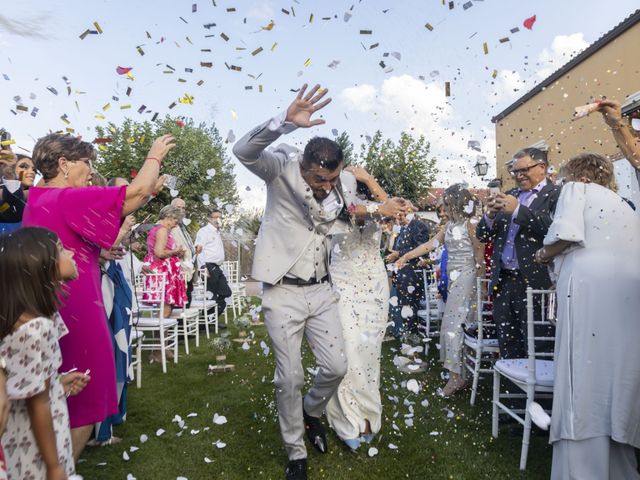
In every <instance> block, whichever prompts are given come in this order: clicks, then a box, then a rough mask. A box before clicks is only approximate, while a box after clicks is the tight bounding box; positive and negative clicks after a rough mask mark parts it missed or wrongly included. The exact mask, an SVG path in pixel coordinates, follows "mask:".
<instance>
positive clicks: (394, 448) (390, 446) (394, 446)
mask: <svg viewBox="0 0 640 480" xmlns="http://www.w3.org/2000/svg"><path fill="white" fill-rule="evenodd" d="M389 448H390V449H391V450H397V449H398V446H397V445H394V444H393V443H390V444H389Z"/></svg>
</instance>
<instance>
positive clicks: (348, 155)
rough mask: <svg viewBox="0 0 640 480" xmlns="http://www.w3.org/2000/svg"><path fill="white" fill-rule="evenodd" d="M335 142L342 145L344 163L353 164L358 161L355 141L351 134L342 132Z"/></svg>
mask: <svg viewBox="0 0 640 480" xmlns="http://www.w3.org/2000/svg"><path fill="white" fill-rule="evenodd" d="M335 142H336V143H337V144H338V145H340V146H341V147H342V155H343V157H344V164H345V165H351V164H352V163H356V155H355V154H354V153H353V142H352V141H351V139H350V138H349V134H348V133H347V132H342V133H341V134H340V135H338V136H337V137H336V139H335Z"/></svg>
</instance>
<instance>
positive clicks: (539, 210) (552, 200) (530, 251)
mask: <svg viewBox="0 0 640 480" xmlns="http://www.w3.org/2000/svg"><path fill="white" fill-rule="evenodd" d="M507 194H509V195H514V196H516V197H517V196H518V195H519V191H518V190H517V189H514V190H511V191H510V192H507ZM559 196H560V187H558V186H556V185H553V184H550V183H548V184H547V185H546V186H545V187H544V188H543V189H542V190H541V191H540V192H539V193H538V196H537V197H536V199H535V200H534V201H533V203H531V206H529V207H525V206H524V205H520V209H519V210H518V216H517V217H516V219H515V223H517V224H518V225H520V230H519V231H518V233H517V235H516V239H515V248H516V255H517V256H518V264H519V266H520V273H521V274H522V276H523V277H524V280H525V282H526V284H527V286H531V287H532V288H540V289H546V288H549V287H550V286H551V279H550V278H549V272H548V268H547V266H546V265H540V264H538V263H536V262H534V260H533V259H534V255H535V253H536V251H537V250H539V249H540V248H542V246H543V245H542V241H543V240H544V237H545V236H546V235H547V231H548V230H549V226H550V225H551V222H552V218H551V215H552V213H553V212H554V211H555V209H556V204H557V203H558V197H559ZM510 223H511V215H507V214H504V213H498V214H497V215H496V218H495V220H494V221H493V225H492V228H489V226H488V225H487V222H486V219H485V217H484V216H483V217H482V219H481V220H480V222H479V223H478V227H477V228H476V236H477V237H478V239H479V240H480V241H481V242H485V243H486V242H488V241H489V240H493V242H494V243H493V255H492V257H491V287H495V286H496V285H497V284H498V280H499V278H500V258H501V257H502V251H503V250H504V244H505V242H506V240H507V234H508V232H509V225H510Z"/></svg>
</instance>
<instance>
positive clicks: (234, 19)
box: [0, 0, 640, 206]
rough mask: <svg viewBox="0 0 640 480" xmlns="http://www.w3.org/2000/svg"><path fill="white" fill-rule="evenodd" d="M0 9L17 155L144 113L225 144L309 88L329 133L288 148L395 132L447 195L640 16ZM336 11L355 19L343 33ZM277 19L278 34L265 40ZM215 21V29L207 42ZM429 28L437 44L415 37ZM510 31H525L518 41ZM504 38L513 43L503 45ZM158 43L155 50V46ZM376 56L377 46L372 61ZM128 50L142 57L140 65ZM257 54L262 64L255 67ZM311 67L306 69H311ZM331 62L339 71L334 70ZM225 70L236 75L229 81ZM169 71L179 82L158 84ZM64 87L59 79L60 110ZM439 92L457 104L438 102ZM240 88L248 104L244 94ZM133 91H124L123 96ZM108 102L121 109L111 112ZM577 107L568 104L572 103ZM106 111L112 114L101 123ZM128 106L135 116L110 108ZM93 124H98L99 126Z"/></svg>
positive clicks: (419, 7) (301, 7)
mask: <svg viewBox="0 0 640 480" xmlns="http://www.w3.org/2000/svg"><path fill="white" fill-rule="evenodd" d="M3 3H5V5H3V8H2V10H1V15H3V16H4V18H5V19H10V20H11V21H13V22H20V23H21V24H23V25H24V27H21V28H19V30H20V31H21V33H25V32H26V33H28V34H27V35H24V34H16V33H14V32H12V31H9V30H8V29H7V28H6V24H4V23H2V22H0V49H1V51H2V56H1V57H0V74H6V75H7V76H8V77H9V79H10V80H5V79H4V78H1V77H0V86H1V88H0V102H1V104H2V106H3V110H2V116H1V117H0V118H1V120H0V122H1V123H0V125H2V126H5V127H7V128H9V129H10V130H11V132H12V133H13V136H14V137H15V138H16V140H17V141H18V144H19V145H20V146H22V147H23V148H26V149H30V148H31V147H32V146H33V144H34V139H36V138H38V137H39V136H41V135H43V134H45V133H46V132H47V131H48V130H50V129H51V130H58V129H62V128H65V127H66V126H67V125H65V124H64V123H63V121H62V120H61V119H60V117H61V116H62V115H65V114H66V115H67V118H68V119H69V121H70V122H71V125H70V126H71V127H73V128H75V130H76V132H78V133H79V134H82V135H84V136H85V137H86V138H89V139H93V128H94V126H95V125H96V124H104V123H105V122H106V121H113V122H116V123H118V122H120V121H121V120H122V119H123V118H124V117H125V116H129V117H132V118H134V119H144V118H150V117H151V115H150V114H138V113H137V110H138V108H139V107H140V106H141V105H146V106H147V108H148V109H150V110H152V111H158V112H160V113H161V115H163V114H165V113H168V112H170V113H172V114H174V115H184V116H188V117H192V118H194V120H196V121H198V122H199V121H205V122H214V123H215V124H216V125H217V127H218V129H219V130H220V132H221V134H222V136H223V137H226V136H227V133H228V132H229V130H233V132H234V134H235V136H236V138H239V137H240V136H241V135H242V134H243V133H244V132H246V131H247V130H249V129H250V128H252V127H253V126H255V125H257V124H258V123H261V122H262V121H264V120H266V119H268V118H269V117H270V116H271V115H273V114H275V113H276V112H277V111H278V110H280V109H282V108H285V107H286V106H287V105H288V103H289V102H290V101H291V99H292V96H293V95H294V94H293V93H292V92H290V89H293V88H298V87H299V86H300V85H301V84H302V83H304V82H309V83H316V82H318V83H321V84H322V85H323V86H325V87H328V88H329V90H330V92H331V96H332V97H333V103H332V104H331V105H329V106H328V107H327V108H326V109H325V111H324V116H325V118H326V120H327V124H326V125H325V126H322V127H318V128H315V129H313V130H311V131H298V132H296V133H294V134H292V135H291V136H290V138H288V139H287V142H291V143H298V144H300V145H302V144H303V143H304V142H305V141H306V139H308V138H309V137H310V136H311V135H326V136H332V133H331V130H332V129H334V128H335V129H337V130H339V131H342V130H346V131H348V132H349V133H350V135H351V138H352V139H353V140H354V142H355V143H356V144H357V145H359V144H360V143H361V142H362V141H365V138H366V135H372V134H373V133H374V132H375V131H376V130H377V129H380V130H382V131H383V133H384V134H385V135H387V136H390V137H392V138H397V136H398V135H399V133H400V132H401V131H403V130H406V131H410V132H413V133H415V134H424V135H426V136H427V138H428V139H429V140H430V141H431V142H432V150H433V152H434V153H435V154H436V155H437V156H438V158H439V168H440V170H441V172H442V173H441V175H440V178H439V182H440V183H441V184H442V185H446V184H448V183H452V182H455V181H458V180H460V179H467V180H469V181H471V183H474V182H475V181H477V179H474V175H473V173H472V168H471V167H472V165H473V164H474V163H475V162H476V157H477V155H478V152H475V151H473V150H470V149H468V148H467V141H468V140H478V141H480V143H481V146H482V150H483V152H482V155H485V156H486V157H487V158H488V159H489V161H490V163H491V162H492V159H493V158H494V155H495V140H494V129H493V124H492V123H491V121H490V119H491V116H492V115H495V114H496V113H498V112H499V111H500V110H502V109H503V108H504V107H506V106H507V105H509V104H510V103H511V102H512V101H513V100H515V99H516V98H518V97H519V96H520V95H522V94H523V93H525V92H526V91H527V90H528V89H529V88H531V87H532V86H533V85H534V84H535V83H536V82H538V81H540V80H541V79H542V78H544V77H545V76H546V75H548V74H549V73H551V72H552V71H553V70H555V69H557V68H558V67H560V66H561V65H562V64H564V63H565V62H566V61H567V60H568V59H569V58H570V56H571V53H572V52H575V51H577V50H579V49H581V48H584V47H585V46H587V45H588V44H589V43H591V42H593V41H595V40H596V39H597V38H598V37H600V36H601V35H602V34H603V33H605V32H606V31H608V30H610V29H611V28H613V27H614V26H615V25H616V24H617V23H619V22H620V21H622V20H623V18H625V17H626V16H628V15H629V14H630V13H632V12H633V11H634V9H636V8H640V2H639V1H637V0H633V1H632V0H616V1H615V2H608V3H607V4H606V7H604V6H603V3H602V2H600V1H595V0H590V1H575V0H566V1H561V2H560V1H557V0H556V1H550V0H539V1H517V2H516V1H507V0H484V1H471V2H470V3H471V5H472V7H471V8H468V9H466V10H465V9H464V8H463V4H464V3H466V2H465V1H455V2H454V5H455V8H454V9H453V10H450V9H449V7H448V1H447V2H446V5H442V2H441V0H407V1H398V0H396V1H391V0H387V1H379V0H363V1H360V2H358V1H357V0H352V1H349V2H341V1H324V2H318V1H316V2H312V1H309V0H307V1H305V0H291V1H287V2H280V1H247V0H244V1H229V0H216V4H217V6H214V5H213V2H212V0H190V1H185V0H173V1H169V0H154V1H151V0H144V1H143V0H138V1H124V0H101V1H91V2H87V1H80V0H52V1H46V2H45V1H35V0H21V1H20V2H10V3H9V2H6V0H5V2H3ZM193 4H197V11H196V12H195V13H193V12H192V5H193ZM352 6H353V8H352ZM292 7H293V10H294V11H295V17H294V16H293V12H292ZM228 8H235V12H228V11H227V9H228ZM283 8H284V9H286V10H288V11H289V12H290V14H289V15H286V14H285V13H283V12H282V11H281V9H283ZM385 11H386V12H385ZM345 12H349V13H350V14H351V17H350V18H349V20H348V21H346V22H345V17H344V16H345ZM311 14H313V21H312V22H310V21H309V20H310V15H311ZM532 15H536V16H537V22H536V23H535V25H534V26H533V29H532V30H531V31H529V30H526V29H525V28H523V26H522V22H523V20H524V19H525V18H527V17H530V16H532ZM334 16H337V18H335V17H334ZM179 17H182V18H184V20H186V22H188V23H185V22H184V21H182V20H181V19H180V18H179ZM323 17H330V18H331V19H330V20H323ZM245 19H246V21H245ZM0 20H1V18H0ZM271 20H273V21H274V24H275V25H274V27H273V29H272V30H271V31H267V30H263V29H262V28H261V27H264V26H266V25H268V24H269V22H270V21H271ZM94 21H97V22H98V23H99V24H100V27H101V28H102V29H103V31H104V33H103V34H102V35H88V36H87V37H86V38H85V39H84V40H81V39H80V38H78V37H79V35H80V34H81V33H82V32H83V31H84V30H86V29H87V28H90V29H93V28H94V27H93V25H92V24H93V22H94ZM209 23H215V24H216V26H215V27H212V28H210V29H205V28H204V27H203V25H204V24H209ZM426 23H430V24H431V25H432V26H433V27H434V29H433V31H429V30H427V29H426V28H425V24H426ZM514 27H518V28H519V29H520V31H519V32H517V33H515V34H512V33H510V30H511V29H512V28H514ZM361 30H370V31H372V33H371V34H361V33H360V32H361ZM146 31H148V32H149V33H150V35H151V37H152V38H151V39H149V38H147V35H146V33H145V32H146ZM222 33H224V34H226V35H227V36H228V37H229V40H228V41H225V40H223V38H221V34H222ZM205 35H213V36H212V37H210V38H205ZM187 37H188V38H189V40H190V41H191V42H192V43H189V40H187ZM503 37H509V41H508V42H505V43H500V42H499V39H500V38H503ZM161 38H164V41H163V42H162V43H158V44H157V43H156V42H159V41H160V40H161ZM484 42H487V45H488V49H489V53H488V55H485V54H484V52H483V43H484ZM275 43H277V45H276V47H275V48H274V49H273V51H272V46H273V45H274V44H275ZM376 43H377V44H379V46H378V47H376V48H373V49H370V48H369V47H370V46H371V45H373V44H376ZM138 45H142V49H143V50H144V52H145V55H144V56H141V55H140V54H139V53H138V52H137V50H136V46H138ZM363 45H364V48H363ZM259 47H262V49H263V51H262V52H260V53H258V54H257V55H255V56H253V55H252V54H251V52H253V51H254V50H256V49H257V48H259ZM202 49H211V52H203V51H201V50H202ZM385 52H386V53H388V54H389V55H388V56H387V57H384V56H383V55H384V53H385ZM397 53H399V54H400V55H399V57H400V58H399V59H398V58H397V57H398V55H397ZM307 59H310V64H307V66H305V62H306V61H307ZM334 61H339V62H340V63H339V64H338V65H337V67H335V68H330V67H329V66H328V65H329V64H331V63H332V62H334ZM380 61H383V62H384V63H385V65H386V68H384V69H383V68H381V67H380V65H379V62H380ZM200 62H212V63H213V67H212V68H203V67H201V66H200ZM225 62H227V63H228V64H229V65H237V66H239V67H241V68H242V70H241V71H239V72H238V71H233V70H228V69H227V68H226V67H225ZM167 64H168V65H170V66H172V67H173V68H174V69H175V73H173V74H166V73H163V72H164V71H166V70H168V69H167V67H166V65H167ZM117 66H123V67H133V70H132V74H133V77H134V80H133V81H131V80H128V79H126V77H124V76H119V75H118V74H117V73H116V67H117ZM185 68H191V69H193V73H189V72H186V71H185ZM391 69H392V70H391ZM494 69H495V70H496V71H497V72H498V75H497V78H496V79H495V80H494V79H493V78H492V72H493V70H494ZM385 70H386V71H385ZM250 75H252V76H253V77H258V76H259V75H260V76H259V78H257V79H255V78H251V76H250ZM63 76H66V77H67V78H68V80H69V86H70V87H71V90H72V94H71V95H70V96H69V95H67V84H66V83H65V81H64V80H63V78H62V77H63ZM179 78H181V79H184V80H186V82H184V83H182V82H179V81H178V79H179ZM199 80H204V84H203V85H202V86H197V82H198V81H199ZM447 81H448V82H450V84H451V94H452V95H451V97H448V98H447V97H445V95H444V83H445V82H447ZM259 85H262V88H263V91H262V92H259V90H258V89H259ZM48 86H51V87H54V88H55V89H56V90H57V91H58V95H57V96H55V95H53V94H52V93H51V92H50V91H48V90H47V87H48ZM249 86H251V87H252V89H251V90H247V89H246V88H245V87H249ZM127 87H131V88H132V93H131V95H130V96H129V97H127V96H126V95H125V91H126V89H127ZM76 91H80V92H84V93H81V94H79V93H76ZM185 94H189V95H192V96H193V97H194V103H193V105H182V104H179V105H178V106H176V107H175V108H174V109H173V110H169V109H168V106H169V105H170V104H171V103H172V102H174V101H177V99H178V98H180V97H182V96H184V95H185ZM114 95H115V96H117V97H119V101H117V102H116V101H113V100H112V98H111V97H112V96H114ZM17 96H19V97H20V99H19V102H20V103H22V104H23V105H24V106H26V107H28V108H29V110H30V111H31V109H32V108H33V107H37V108H38V109H39V112H38V115H37V116H36V117H32V116H31V115H29V113H21V114H19V115H17V116H14V115H13V114H12V113H11V112H10V109H12V108H13V109H15V106H16V100H15V99H14V98H15V97H17ZM34 96H35V98H31V97H34ZM585 100H587V99H582V98H580V99H576V105H577V104H580V103H583V102H584V101H585ZM75 102H77V107H76V104H75ZM106 103H111V107H110V108H109V109H108V110H107V111H103V109H102V107H103V105H105V104H106ZM127 104H130V105H131V108H130V109H127V110H121V109H120V106H122V105H127ZM96 114H103V115H104V116H105V117H106V120H100V119H96V118H95V115H96ZM18 151H20V150H18ZM236 175H237V179H238V187H239V192H240V194H241V196H242V197H243V199H244V201H245V205H246V206H256V205H260V204H261V203H262V201H263V194H264V192H263V189H262V188H261V184H260V182H259V181H257V180H256V179H255V178H253V177H252V176H251V175H250V174H248V173H247V172H246V171H245V170H244V168H243V167H242V166H240V165H238V166H237V167H236ZM246 186H249V187H250V190H247V189H246V188H245V187H246Z"/></svg>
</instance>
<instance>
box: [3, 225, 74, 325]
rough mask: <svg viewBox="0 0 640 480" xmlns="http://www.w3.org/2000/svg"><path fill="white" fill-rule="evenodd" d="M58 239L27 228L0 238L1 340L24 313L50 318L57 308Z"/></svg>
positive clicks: (41, 230) (60, 284)
mask: <svg viewBox="0 0 640 480" xmlns="http://www.w3.org/2000/svg"><path fill="white" fill-rule="evenodd" d="M61 282H62V279H61V278H60V273H59V270H58V236H57V235H56V234H55V233H53V232H52V231H50V230H47V229H45V228H38V227H26V228H21V229H20V230H16V231H15V232H13V233H10V234H7V235H0V289H1V290H2V301H1V302H0V338H4V337H6V336H7V335H8V334H10V333H11V331H12V329H13V326H14V325H15V323H16V322H17V321H18V319H19V318H20V315H22V314H23V313H25V312H29V313H31V314H34V315H38V316H42V317H48V318H51V317H53V315H54V314H55V313H56V312H57V311H58V309H59V307H60V299H59V295H60V293H61V290H62V283H61Z"/></svg>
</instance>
